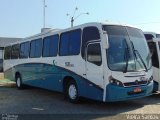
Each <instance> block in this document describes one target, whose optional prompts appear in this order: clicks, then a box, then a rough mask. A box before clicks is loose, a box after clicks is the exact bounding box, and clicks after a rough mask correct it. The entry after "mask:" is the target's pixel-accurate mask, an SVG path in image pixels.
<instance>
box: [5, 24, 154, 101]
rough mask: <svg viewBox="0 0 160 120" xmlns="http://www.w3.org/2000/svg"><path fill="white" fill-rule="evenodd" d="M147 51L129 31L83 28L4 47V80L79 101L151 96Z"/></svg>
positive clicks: (135, 30) (140, 36) (138, 33)
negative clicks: (58, 93) (83, 99)
mask: <svg viewBox="0 0 160 120" xmlns="http://www.w3.org/2000/svg"><path fill="white" fill-rule="evenodd" d="M149 53H150V52H149V48H148V45H147V42H146V40H145V37H144V34H143V32H142V31H141V30H140V29H138V28H135V27H132V26H129V25H120V24H115V23H99V22H93V23H85V24H82V25H79V26H75V27H71V28H68V29H64V30H50V31H47V32H43V33H40V34H38V35H35V36H31V37H28V38H25V39H24V40H22V41H20V42H16V43H14V44H10V45H8V46H6V47H5V54H4V75H5V77H6V78H8V79H10V80H13V81H15V82H16V85H17V87H18V88H19V89H21V88H23V86H24V85H29V86H35V87H39V88H43V89H48V90H53V91H58V92H62V93H64V96H65V97H66V98H67V99H68V100H69V101H70V102H73V103H76V102H78V101H79V99H80V98H81V97H84V98H88V99H93V100H97V101H103V102H110V101H124V100H130V99H136V98H141V97H145V96H149V95H150V94H152V90H153V76H152V65H151V58H150V54H149Z"/></svg>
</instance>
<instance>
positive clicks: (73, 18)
mask: <svg viewBox="0 0 160 120" xmlns="http://www.w3.org/2000/svg"><path fill="white" fill-rule="evenodd" d="M77 10H78V8H77V7H76V8H75V10H74V13H73V16H72V17H71V27H73V25H74V21H75V20H76V19H77V18H79V17H80V16H82V15H89V13H88V12H87V13H80V14H79V15H77V16H76V17H75V13H76V11H77ZM67 16H70V14H67Z"/></svg>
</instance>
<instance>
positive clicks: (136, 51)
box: [134, 50, 148, 72]
mask: <svg viewBox="0 0 160 120" xmlns="http://www.w3.org/2000/svg"><path fill="white" fill-rule="evenodd" d="M134 52H135V53H137V55H138V57H139V58H140V60H141V62H142V64H143V66H144V68H145V69H146V72H147V71H148V69H147V66H146V64H145V62H144V60H143V59H142V56H141V55H140V53H139V52H138V50H134Z"/></svg>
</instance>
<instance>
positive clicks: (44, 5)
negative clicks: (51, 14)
mask: <svg viewBox="0 0 160 120" xmlns="http://www.w3.org/2000/svg"><path fill="white" fill-rule="evenodd" d="M46 7H47V5H46V0H43V28H45V27H46Z"/></svg>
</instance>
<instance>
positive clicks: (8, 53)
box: [4, 46, 12, 60]
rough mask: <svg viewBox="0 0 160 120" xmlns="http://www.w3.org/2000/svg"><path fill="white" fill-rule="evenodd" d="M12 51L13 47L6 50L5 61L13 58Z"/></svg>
mask: <svg viewBox="0 0 160 120" xmlns="http://www.w3.org/2000/svg"><path fill="white" fill-rule="evenodd" d="M11 50H12V47H11V46H8V47H6V48H5V53H4V59H5V60H8V59H10V58H11Z"/></svg>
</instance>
